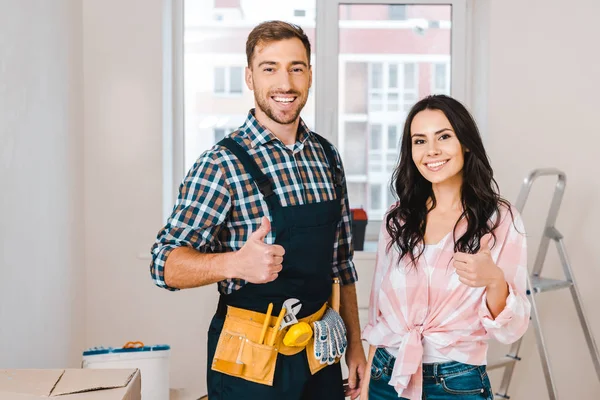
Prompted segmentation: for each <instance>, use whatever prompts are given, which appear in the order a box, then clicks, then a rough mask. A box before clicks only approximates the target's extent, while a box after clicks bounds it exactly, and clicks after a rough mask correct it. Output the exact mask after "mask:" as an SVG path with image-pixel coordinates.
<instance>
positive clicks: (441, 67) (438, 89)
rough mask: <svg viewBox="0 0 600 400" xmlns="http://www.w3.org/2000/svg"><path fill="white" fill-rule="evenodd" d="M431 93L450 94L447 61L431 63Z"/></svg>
mask: <svg viewBox="0 0 600 400" xmlns="http://www.w3.org/2000/svg"><path fill="white" fill-rule="evenodd" d="M432 67H433V73H432V75H433V83H432V87H433V89H432V93H436V94H448V95H449V94H450V73H449V70H450V66H449V65H448V64H447V63H435V64H433V66H432Z"/></svg>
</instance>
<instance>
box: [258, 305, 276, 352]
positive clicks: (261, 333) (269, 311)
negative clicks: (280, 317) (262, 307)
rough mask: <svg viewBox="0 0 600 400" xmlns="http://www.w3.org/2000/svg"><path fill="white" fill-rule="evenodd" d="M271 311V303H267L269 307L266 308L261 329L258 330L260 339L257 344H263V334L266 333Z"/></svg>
mask: <svg viewBox="0 0 600 400" xmlns="http://www.w3.org/2000/svg"><path fill="white" fill-rule="evenodd" d="M272 312H273V303H269V307H268V308H267V314H266V316H265V321H264V322H263V327H262V331H261V332H260V339H258V344H263V340H264V339H265V335H266V333H267V328H268V327H269V321H270V320H271V313H272Z"/></svg>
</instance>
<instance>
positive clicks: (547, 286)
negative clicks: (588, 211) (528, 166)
mask: <svg viewBox="0 0 600 400" xmlns="http://www.w3.org/2000/svg"><path fill="white" fill-rule="evenodd" d="M541 176H556V177H557V181H556V187H555V189H554V195H553V197H552V203H551V204H550V209H549V211H548V216H547V217H546V224H545V227H544V233H543V236H542V239H541V241H540V246H539V248H538V252H537V255H536V257H535V263H534V265H533V270H532V271H531V276H530V277H528V278H527V294H528V295H529V300H530V302H531V320H532V321H533V326H534V328H535V336H536V340H537V346H538V350H539V353H540V359H541V361H542V368H543V369H544V377H545V379H546V385H547V387H548V394H549V398H550V400H557V399H558V395H557V393H556V386H555V385H554V379H553V377H552V370H551V368H550V362H549V357H548V351H547V349H546V344H545V341H544V336H543V335H542V327H541V324H540V320H539V314H538V311H537V305H536V300H535V295H536V294H539V293H542V292H549V291H553V290H558V289H563V288H569V289H570V290H571V295H572V297H573V302H574V303H575V309H576V310H577V315H578V316H579V321H580V322H581V327H582V328H583V333H584V335H585V340H586V342H587V345H588V348H589V351H590V355H591V356H592V361H593V362H594V366H595V367H596V374H597V375H598V379H599V380H600V357H599V356H598V348H597V347H596V343H595V341H594V337H593V336H592V334H591V331H590V325H589V323H588V321H587V318H586V316H585V313H584V312H583V305H582V302H581V296H580V295H579V291H578V289H577V285H576V284H575V280H574V278H573V271H572V269H571V264H570V263H569V259H568V257H567V251H566V249H565V244H564V241H563V236H562V235H561V233H560V232H559V231H558V230H557V229H556V227H555V226H554V225H555V223H556V217H557V215H558V210H559V208H560V203H561V201H562V198H563V195H564V192H565V185H566V175H565V173H564V172H562V171H559V170H556V169H551V168H548V169H536V170H533V171H532V172H531V173H530V174H529V175H528V176H527V177H526V178H525V180H524V181H523V185H522V187H521V191H520V192H519V196H518V197H517V202H516V204H515V207H516V208H517V210H519V212H521V213H522V212H523V208H524V207H525V203H526V201H527V197H528V196H529V192H530V190H531V186H532V185H533V182H534V181H535V180H536V179H537V178H539V177H541ZM550 240H552V241H554V243H556V247H557V250H558V254H559V257H560V262H561V264H562V267H563V271H564V275H565V279H564V280H556V279H547V278H543V277H542V268H543V266H544V261H545V259H546V254H547V252H548V246H549V244H550ZM522 340H523V338H521V339H519V340H518V341H516V342H515V343H513V344H512V345H511V348H510V351H509V353H508V354H507V355H506V356H505V357H503V358H502V359H500V360H499V361H497V362H495V363H491V364H490V365H488V369H489V370H492V369H497V368H505V369H504V375H503V377H502V383H501V384H500V388H499V391H498V392H497V393H496V396H497V397H498V398H500V399H509V398H510V396H508V394H507V391H508V386H509V385H510V381H511V378H512V376H513V372H514V369H515V365H516V363H517V362H518V361H519V360H520V359H521V358H520V357H519V350H520V348H521V341H522Z"/></svg>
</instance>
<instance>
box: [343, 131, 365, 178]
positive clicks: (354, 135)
mask: <svg viewBox="0 0 600 400" xmlns="http://www.w3.org/2000/svg"><path fill="white" fill-rule="evenodd" d="M368 137H369V133H368V131H367V123H366V122H346V123H345V124H344V153H343V154H344V155H343V157H344V158H343V159H344V160H346V161H347V160H352V162H346V163H344V169H345V172H346V177H347V178H350V176H351V175H363V176H366V174H367V152H366V151H365V149H366V147H367V139H368Z"/></svg>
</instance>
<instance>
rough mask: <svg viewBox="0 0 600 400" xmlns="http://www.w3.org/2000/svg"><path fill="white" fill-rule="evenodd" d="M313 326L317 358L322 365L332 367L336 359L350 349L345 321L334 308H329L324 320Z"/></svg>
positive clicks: (316, 322)
mask: <svg viewBox="0 0 600 400" xmlns="http://www.w3.org/2000/svg"><path fill="white" fill-rule="evenodd" d="M313 326H314V329H313V330H314V339H315V343H314V347H315V358H316V359H317V360H319V361H320V363H321V364H329V365H331V364H333V363H334V362H335V359H336V358H338V357H341V356H342V355H343V354H344V352H345V351H346V348H347V347H348V341H347V339H346V326H345V325H344V321H343V320H342V317H340V314H338V313H337V312H335V310H333V309H332V308H328V309H327V311H326V312H325V314H324V315H323V318H322V319H321V320H320V321H315V322H314V323H313Z"/></svg>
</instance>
